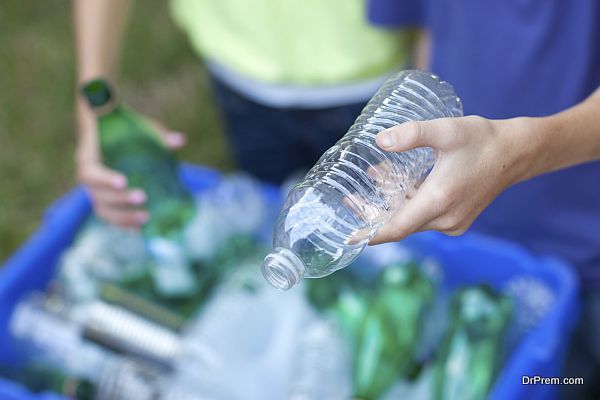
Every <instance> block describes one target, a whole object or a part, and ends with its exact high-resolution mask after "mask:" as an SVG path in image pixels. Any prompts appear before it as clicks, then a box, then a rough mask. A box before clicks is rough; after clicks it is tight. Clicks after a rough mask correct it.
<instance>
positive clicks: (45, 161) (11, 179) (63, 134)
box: [0, 0, 231, 260]
mask: <svg viewBox="0 0 600 400" xmlns="http://www.w3.org/2000/svg"><path fill="white" fill-rule="evenodd" d="M0 68H1V70H0V260H4V259H5V258H6V257H8V256H9V255H10V254H11V253H12V252H13V251H14V250H15V249H16V248H17V247H18V246H19V244H21V243H22V242H23V241H24V240H25V239H26V238H27V237H28V236H29V235H30V234H31V233H32V232H33V231H34V230H35V228H36V226H37V225H38V224H39V223H40V220H41V218H42V215H43V212H44V209H45V208H46V207H47V206H48V205H49V204H50V203H51V202H52V201H53V200H54V199H56V198H57V197H59V196H60V195H61V194H63V193H65V192H66V191H67V190H68V189H69V188H70V187H72V186H73V185H75V179H74V169H73V149H74V146H75V138H76V132H75V128H74V124H73V96H74V92H75V87H74V53H73V45H72V23H71V10H70V2H69V1H66V0H44V1H3V2H2V3H0ZM121 90H122V94H123V97H124V98H125V100H126V101H127V102H128V103H130V104H131V105H132V106H134V107H135V108H137V109H138V110H140V111H142V112H144V113H146V114H148V115H151V116H153V117H155V118H157V119H159V120H162V121H163V122H164V123H165V124H166V125H167V126H170V127H172V128H173V129H177V130H181V131H183V132H187V133H188V135H189V139H190V140H189V144H188V146H187V147H186V149H185V150H183V151H182V158H184V159H186V160H189V161H192V162H195V163H202V164H207V165H212V166H215V167H218V168H222V169H223V168H224V169H227V168H229V167H230V166H231V161H230V156H229V153H228V150H227V145H226V142H225V140H224V138H223V135H222V134H221V127H220V121H219V118H218V115H217V112H216V110H215V108H214V106H213V103H212V97H211V96H212V94H211V92H210V87H209V82H208V80H207V77H206V75H205V74H204V72H203V69H202V65H201V64H200V62H199V60H198V58H197V56H196V55H195V54H194V53H193V51H192V50H191V48H190V47H189V45H188V43H187V41H186V38H185V36H184V35H183V34H182V33H181V32H180V31H179V30H177V28H176V27H175V26H174V24H173V22H172V21H171V20H170V19H169V13H168V9H167V2H166V1H161V0H143V1H138V2H137V3H136V8H135V10H134V12H133V14H132V18H131V21H130V24H129V28H128V32H127V37H126V42H125V45H124V48H123V58H122V74H121Z"/></svg>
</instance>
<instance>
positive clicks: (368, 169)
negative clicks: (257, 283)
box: [262, 70, 462, 290]
mask: <svg viewBox="0 0 600 400" xmlns="http://www.w3.org/2000/svg"><path fill="white" fill-rule="evenodd" d="M461 115H462V105H461V102H460V100H459V99H458V97H456V95H455V93H454V90H453V89H452V86H450V85H449V84H448V83H446V82H443V81H441V80H440V79H439V78H438V77H437V76H435V75H433V74H431V73H427V72H422V71H417V70H409V71H403V72H400V73H398V74H397V75H396V76H394V77H392V78H390V79H389V80H388V81H387V82H386V83H385V84H384V85H383V86H382V87H381V88H380V89H379V91H378V92H377V93H376V94H375V96H373V98H372V99H371V100H370V101H369V103H368V104H367V106H366V107H365V108H364V110H363V111H362V113H361V115H360V116H359V117H358V119H357V120H356V122H355V123H354V125H352V127H351V128H350V130H349V131H348V133H346V135H345V136H344V137H343V138H342V139H340V141H338V142H337V143H336V144H335V145H334V146H333V147H331V148H330V149H329V150H327V151H326V152H325V154H323V156H322V157H321V159H320V160H319V161H318V162H317V163H316V164H315V166H314V167H313V168H312V169H311V170H310V171H309V172H308V173H307V175H306V176H305V177H304V179H303V180H302V181H300V182H299V183H298V184H297V185H296V186H295V187H294V188H293V189H292V190H291V192H290V193H289V195H288V197H287V200H286V202H285V204H284V207H283V209H282V211H281V213H280V214H279V217H278V219H277V222H276V224H275V228H274V233H273V247H274V249H273V251H272V252H271V253H270V254H268V255H267V257H266V258H265V260H264V262H263V265H262V271H263V275H264V276H265V278H266V279H267V280H268V281H269V282H270V283H271V284H273V285H274V286H275V287H276V288H278V289H282V290H287V289H289V288H291V287H292V286H294V285H295V284H297V283H298V282H299V281H300V279H301V278H302V277H307V278H317V277H322V276H326V275H329V274H331V273H332V272H334V271H336V270H338V269H341V268H344V267H345V266H347V265H348V264H350V263H351V262H352V261H353V260H354V259H355V258H356V257H357V256H358V255H359V254H360V252H361V251H362V250H363V248H364V247H365V245H366V244H367V243H368V241H369V240H370V239H371V238H372V237H373V236H374V235H375V234H376V233H377V230H378V229H379V228H380V227H381V226H382V225H383V224H384V223H385V222H386V221H387V220H388V219H389V218H390V216H391V214H392V213H393V212H394V211H395V210H396V209H398V207H401V206H402V202H403V201H404V199H405V198H406V196H407V195H409V194H410V192H411V191H413V190H415V188H416V187H417V186H418V185H419V183H420V182H422V181H423V179H424V178H425V177H426V176H427V174H428V173H429V171H430V170H431V168H432V167H433V164H434V161H435V153H434V151H433V149H431V148H425V147H422V148H417V149H413V150H409V151H406V152H402V153H394V152H385V151H383V150H381V149H380V148H379V147H378V146H377V145H376V143H375V137H376V135H377V133H378V132H380V131H382V130H384V129H387V128H390V127H392V126H394V125H398V124H401V123H403V122H407V121H416V120H430V119H435V118H444V117H459V116H461Z"/></svg>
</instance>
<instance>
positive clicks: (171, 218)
mask: <svg viewBox="0 0 600 400" xmlns="http://www.w3.org/2000/svg"><path fill="white" fill-rule="evenodd" d="M82 92H83V94H84V95H85V97H86V98H87V100H88V103H89V105H90V107H91V108H92V110H93V111H94V112H95V114H96V116H97V118H98V130H99V143H100V148H101V152H102V160H103V162H104V163H105V164H106V165H107V166H108V167H110V168H113V169H115V170H118V171H121V172H122V173H124V174H125V175H126V177H127V181H128V184H129V186H130V187H136V188H140V189H142V190H144V192H145V193H146V195H147V203H146V206H147V208H148V211H149V212H150V220H149V221H148V222H147V223H146V224H145V225H144V227H143V234H144V237H145V239H146V243H147V246H148V248H149V250H150V252H151V254H152V255H153V257H154V258H155V259H156V260H157V265H156V267H155V268H154V275H155V276H154V279H155V281H156V284H157V287H158V288H159V290H160V291H161V292H162V294H163V295H172V296H179V295H182V294H187V293H193V292H194V291H195V289H196V285H195V280H194V277H193V274H192V273H191V269H190V262H189V260H188V258H187V255H186V252H185V249H184V246H183V229H184V227H185V225H186V224H187V223H188V221H189V220H190V219H191V218H192V217H193V215H194V213H195V204H194V202H193V200H192V198H191V196H190V193H189V192H188V191H187V190H186V188H185V187H184V186H183V184H182V183H181V182H180V180H179V178H178V176H177V165H178V163H177V160H176V158H175V157H174V155H173V154H171V153H170V152H169V151H168V150H167V148H166V147H165V146H164V145H163V143H162V142H161V140H160V138H159V136H158V134H157V132H156V131H155V130H154V129H153V127H152V126H151V125H150V123H149V122H148V121H147V120H145V119H144V118H143V117H141V116H140V115H138V114H136V113H135V112H134V111H132V110H131V109H129V108H127V107H126V106H125V105H123V104H121V103H120V102H119V101H117V99H116V98H115V97H114V94H113V92H112V90H111V88H110V87H109V85H108V83H107V82H106V81H105V80H103V79H96V80H92V81H90V82H87V83H86V84H85V85H84V86H83V87H82Z"/></svg>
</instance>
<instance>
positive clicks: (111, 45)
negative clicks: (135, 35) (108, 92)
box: [73, 0, 131, 82]
mask: <svg viewBox="0 0 600 400" xmlns="http://www.w3.org/2000/svg"><path fill="white" fill-rule="evenodd" d="M130 6H131V0H94V1H89V0H74V1H73V16H74V20H75V39H76V48H77V67H78V68H77V71H78V80H79V82H81V81H85V80H87V79H91V78H95V77H98V76H104V77H107V78H110V79H114V78H115V77H116V73H117V69H118V62H119V52H120V47H121V46H120V43H121V39H122V37H123V30H124V27H125V22H126V20H127V15H128V12H129V9H130Z"/></svg>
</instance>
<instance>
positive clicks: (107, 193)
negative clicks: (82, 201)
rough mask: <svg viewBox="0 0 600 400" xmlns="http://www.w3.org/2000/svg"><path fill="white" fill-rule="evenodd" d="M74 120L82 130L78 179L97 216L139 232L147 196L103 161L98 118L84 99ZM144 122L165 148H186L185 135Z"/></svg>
mask: <svg viewBox="0 0 600 400" xmlns="http://www.w3.org/2000/svg"><path fill="white" fill-rule="evenodd" d="M77 117H78V125H79V130H80V131H81V132H80V133H81V135H80V140H79V143H78V146H77V151H76V161H77V177H78V180H79V182H80V183H82V184H83V185H85V186H86V187H87V188H88V190H89V193H90V196H91V198H92V202H93V207H94V211H95V213H96V215H98V216H99V217H100V218H102V219H104V220H105V221H107V222H109V223H111V224H114V225H118V226H121V227H123V228H129V229H139V228H140V226H141V225H143V224H144V223H145V222H146V221H148V219H149V214H148V212H147V211H146V210H145V207H144V205H145V203H146V200H147V194H146V193H145V192H144V191H143V190H142V189H140V188H133V189H132V188H129V187H128V183H129V182H128V180H127V177H126V176H125V174H123V173H122V172H120V171H117V170H115V169H113V168H110V167H108V166H107V165H106V164H105V163H104V162H103V160H102V155H101V149H100V142H99V132H98V122H97V118H96V116H95V114H94V113H93V112H92V110H91V109H90V106H89V105H88V104H87V102H86V101H85V99H83V98H82V99H80V100H79V101H78V104H77ZM146 119H147V120H148V122H149V123H150V125H151V126H152V127H153V128H154V129H155V131H156V133H157V134H158V136H159V138H160V139H161V140H162V143H163V144H164V145H165V147H167V148H168V149H170V150H175V149H178V148H181V147H182V146H183V145H185V141H186V138H185V135H184V134H182V133H179V132H173V131H170V130H168V129H167V128H165V127H164V126H162V125H161V124H160V123H159V122H157V121H154V120H152V119H150V118H146Z"/></svg>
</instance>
